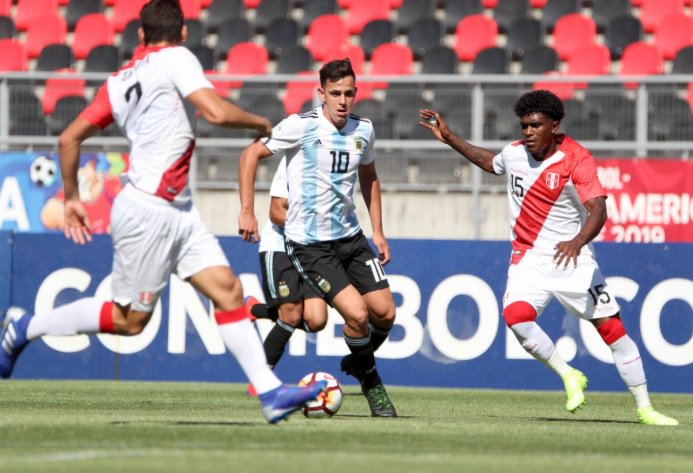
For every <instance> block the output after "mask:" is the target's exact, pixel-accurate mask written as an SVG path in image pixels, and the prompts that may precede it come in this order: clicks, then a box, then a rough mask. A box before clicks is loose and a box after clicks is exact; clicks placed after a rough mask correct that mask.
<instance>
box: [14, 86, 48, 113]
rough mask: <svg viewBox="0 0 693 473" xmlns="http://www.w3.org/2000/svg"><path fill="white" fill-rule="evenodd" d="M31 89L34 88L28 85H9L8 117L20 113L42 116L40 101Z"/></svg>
mask: <svg viewBox="0 0 693 473" xmlns="http://www.w3.org/2000/svg"><path fill="white" fill-rule="evenodd" d="M33 89H34V88H33V87H32V86H29V85H26V86H18V87H10V89H9V95H10V97H9V98H10V103H9V105H10V118H11V117H12V116H13V115H21V114H24V115H28V116H34V117H39V116H40V117H42V116H43V107H42V106H41V101H40V100H39V99H38V97H36V95H35V94H34V91H33Z"/></svg>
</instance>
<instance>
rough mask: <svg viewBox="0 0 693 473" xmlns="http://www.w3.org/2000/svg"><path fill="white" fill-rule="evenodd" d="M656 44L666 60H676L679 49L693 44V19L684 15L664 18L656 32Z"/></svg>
mask: <svg viewBox="0 0 693 473" xmlns="http://www.w3.org/2000/svg"><path fill="white" fill-rule="evenodd" d="M654 44H655V46H657V47H658V48H659V49H660V50H661V51H662V54H663V55H664V59H666V60H671V59H674V56H676V53H677V52H678V50H679V49H681V48H683V47H684V46H690V45H691V44H693V18H691V17H690V16H688V15H684V14H683V13H676V14H674V15H669V16H666V17H664V18H662V20H661V21H660V23H659V26H657V28H656V29H655V31H654Z"/></svg>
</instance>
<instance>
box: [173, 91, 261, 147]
mask: <svg viewBox="0 0 693 473" xmlns="http://www.w3.org/2000/svg"><path fill="white" fill-rule="evenodd" d="M186 99H187V100H188V101H189V102H190V103H192V104H193V105H194V106H195V107H196V108H197V109H198V110H199V111H200V113H201V114H202V116H203V117H204V118H205V120H207V121H208V122H209V123H211V124H212V125H217V126H224V127H227V128H250V129H251V130H256V131H257V132H258V134H259V136H269V135H270V133H271V132H272V123H271V122H270V121H269V120H268V119H267V118H265V117H262V116H260V115H255V114H254V113H250V112H248V111H246V110H244V109H242V108H241V107H239V106H238V105H235V104H233V103H231V102H229V101H228V100H224V99H223V98H221V97H220V96H219V94H218V93H217V92H216V90H214V89H208V88H202V89H198V90H196V91H195V92H192V93H191V94H190V95H188V96H187V97H186Z"/></svg>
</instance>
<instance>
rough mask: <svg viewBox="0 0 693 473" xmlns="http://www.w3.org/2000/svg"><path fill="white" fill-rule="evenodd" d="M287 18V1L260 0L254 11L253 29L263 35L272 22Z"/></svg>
mask: <svg viewBox="0 0 693 473" xmlns="http://www.w3.org/2000/svg"><path fill="white" fill-rule="evenodd" d="M246 6H247V5H246ZM288 17H289V1H288V0H262V1H261V2H260V4H259V5H258V6H257V8H256V9H255V29H256V30H257V31H260V32H263V33H264V32H265V30H266V29H267V27H268V26H269V24H270V23H271V22H272V20H274V19H275V18H288Z"/></svg>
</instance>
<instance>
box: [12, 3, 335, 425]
mask: <svg viewBox="0 0 693 473" xmlns="http://www.w3.org/2000/svg"><path fill="white" fill-rule="evenodd" d="M140 23H141V26H142V27H141V28H140V30H139V36H140V42H141V43H142V45H141V46H140V47H139V48H138V49H137V50H136V51H135V53H134V55H133V59H132V61H131V62H130V63H129V64H128V65H127V66H125V67H124V68H123V69H121V70H120V71H118V72H117V73H116V74H113V75H112V76H111V77H109V79H108V80H107V82H106V83H105V84H104V85H103V86H102V87H101V88H100V89H99V91H98V93H97V95H96V97H95V98H94V101H93V102H92V103H91V104H90V105H89V106H88V107H87V108H86V109H85V110H84V111H83V112H82V113H81V114H80V116H79V117H77V118H76V119H75V120H74V121H73V122H72V123H71V124H70V125H69V126H68V127H67V129H66V130H65V131H64V132H63V133H62V135H61V136H60V142H59V153H60V165H61V171H62V176H63V181H64V182H63V186H64V194H65V229H64V231H65V236H66V237H67V238H69V239H71V240H73V241H75V242H76V243H78V244H80V245H82V244H84V243H86V242H89V241H91V226H90V222H89V219H88V217H87V214H86V211H85V209H84V205H83V203H82V202H81V201H80V198H79V189H78V185H77V169H78V166H79V155H80V145H81V143H82V142H83V141H84V140H86V139H87V138H89V137H90V136H92V135H94V134H95V133H97V132H98V131H99V129H103V128H105V127H106V126H108V125H109V124H110V123H112V122H113V121H116V122H117V124H118V126H119V127H120V128H121V130H122V131H123V133H124V134H125V136H127V138H128V141H129V143H130V171H129V173H128V175H127V184H126V185H125V187H124V188H123V190H122V191H121V192H120V193H119V194H118V196H117V197H116V199H115V201H114V204H113V208H112V213H111V228H112V236H113V246H114V255H113V272H112V288H111V289H112V297H113V300H112V301H109V302H103V301H101V300H98V299H96V298H93V297H89V298H83V299H79V300H77V301H74V302H72V303H69V304H66V305H64V306H61V307H58V308H55V309H53V310H51V311H48V312H44V313H39V314H35V315H33V316H32V315H29V314H22V313H19V314H16V315H13V316H11V317H6V320H5V324H4V325H5V327H4V330H3V332H2V338H1V339H0V342H1V344H2V349H0V375H1V376H2V377H3V378H7V377H9V376H10V375H11V374H12V370H13V368H14V364H15V361H16V359H17V357H18V356H19V354H20V353H21V352H22V350H23V349H24V348H25V347H26V345H27V344H28V343H29V341H31V340H35V339H37V338H39V337H42V336H44V335H75V334H92V333H113V334H118V335H136V334H138V333H140V332H142V330H143V329H144V327H145V326H146V324H147V322H148V321H149V319H150V317H151V315H152V312H153V311H154V307H155V306H156V303H157V301H158V300H159V297H160V295H161V292H162V291H163V289H164V286H165V285H166V283H167V281H168V279H169V277H170V274H171V273H172V272H175V273H176V274H177V275H178V276H179V277H180V278H181V279H184V280H186V281H188V282H190V283H191V284H192V285H193V286H194V287H195V288H196V289H197V290H199V291H200V292H202V293H203V294H205V295H206V296H207V297H209V299H210V300H212V302H213V303H214V309H215V313H214V315H215V318H216V321H217V324H218V325H219V331H220V333H221V337H222V339H223V340H224V344H225V345H226V347H227V348H228V349H229V350H230V351H231V353H233V355H234V356H235V357H236V360H237V361H238V363H239V364H240V366H241V368H242V369H243V371H244V373H245V374H246V376H247V377H248V378H249V380H250V381H251V382H252V383H253V385H254V386H255V388H256V389H257V391H258V393H259V397H260V401H261V404H262V413H263V415H264V416H265V418H266V419H267V420H268V421H269V422H271V423H276V422H278V421H280V420H282V419H285V418H286V417H287V416H288V415H289V414H291V413H292V412H294V411H296V410H298V409H299V408H300V407H302V405H303V404H305V403H306V402H307V401H309V400H312V399H315V398H316V397H317V395H318V394H319V393H320V392H321V391H322V390H324V388H325V386H324V384H317V383H316V384H315V385H311V386H307V387H305V388H300V387H290V386H284V385H282V384H281V382H280V380H279V379H278V378H277V377H276V376H275V374H274V373H273V372H272V370H270V368H269V367H268V366H267V363H266V362H265V355H264V353H263V350H262V343H261V341H260V338H259V337H258V335H257V332H256V331H255V328H254V327H253V325H252V323H251V321H250V318H249V316H248V312H247V310H246V308H245V307H244V305H243V288H242V287H241V284H240V281H239V279H238V278H237V277H236V275H235V274H234V273H233V271H232V270H231V268H230V266H229V263H228V261H227V259H226V256H225V255H224V253H223V251H222V250H221V247H220V245H219V242H218V241H217V239H216V238H215V237H214V236H213V235H212V234H211V233H210V232H209V230H208V229H207V228H206V226H205V225H204V223H203V222H202V220H201V219H200V216H199V214H198V212H197V210H196V208H195V206H194V205H193V204H192V201H191V196H190V189H189V187H188V171H189V167H190V160H191V159H192V156H193V150H194V148H195V138H194V135H193V131H192V130H193V127H192V126H193V125H192V124H193V120H194V115H195V109H197V110H199V111H200V113H201V114H202V115H203V116H204V117H205V119H207V120H208V121H209V122H210V123H213V124H215V125H220V126H226V127H232V128H249V129H254V130H256V131H257V132H258V134H259V135H261V136H266V135H268V134H269V133H270V130H271V124H270V122H269V121H268V120H267V119H266V118H264V117H261V116H258V115H253V114H251V113H248V112H246V111H245V110H243V109H241V108H238V107H236V106H234V105H232V104H231V103H230V102H227V101H225V100H223V99H221V97H219V95H217V93H216V92H215V90H214V88H213V86H212V85H211V83H210V82H209V81H208V80H207V79H206V78H205V76H204V74H203V71H202V67H201V65H200V63H199V61H198V60H197V59H196V58H195V56H194V55H193V54H192V53H191V52H190V51H189V50H188V49H186V48H184V47H182V46H180V44H181V43H182V42H183V41H185V38H186V36H187V30H186V27H185V26H184V24H183V14H182V12H181V8H180V5H179V3H178V1H177V0H152V1H150V2H148V3H147V4H145V5H144V7H143V8H142V10H141V12H140Z"/></svg>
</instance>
